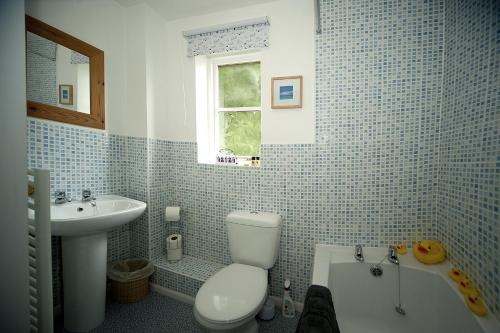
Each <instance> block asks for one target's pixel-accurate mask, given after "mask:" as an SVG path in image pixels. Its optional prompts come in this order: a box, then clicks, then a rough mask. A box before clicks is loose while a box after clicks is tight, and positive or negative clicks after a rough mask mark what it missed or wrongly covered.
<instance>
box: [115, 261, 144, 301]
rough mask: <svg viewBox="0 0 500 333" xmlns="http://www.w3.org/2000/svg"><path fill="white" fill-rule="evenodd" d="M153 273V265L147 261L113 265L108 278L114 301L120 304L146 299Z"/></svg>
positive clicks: (119, 262) (121, 262)
mask: <svg viewBox="0 0 500 333" xmlns="http://www.w3.org/2000/svg"><path fill="white" fill-rule="evenodd" d="M153 272H154V266H153V264H152V263H151V262H149V261H148V260H146V259H140V258H138V259H127V260H122V261H117V262H115V263H113V264H111V265H110V266H109V267H108V277H109V278H110V280H111V295H112V296H113V299H114V300H115V301H116V302H118V303H133V302H137V301H139V300H140V299H142V298H143V297H145V296H146V295H147V294H148V293H149V277H150V276H151V274H153Z"/></svg>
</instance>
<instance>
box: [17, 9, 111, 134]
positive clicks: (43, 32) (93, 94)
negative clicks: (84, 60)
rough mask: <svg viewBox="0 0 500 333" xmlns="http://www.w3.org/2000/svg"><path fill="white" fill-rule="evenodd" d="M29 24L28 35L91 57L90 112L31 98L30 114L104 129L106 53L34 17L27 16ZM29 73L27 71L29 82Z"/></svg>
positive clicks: (26, 21)
mask: <svg viewBox="0 0 500 333" xmlns="http://www.w3.org/2000/svg"><path fill="white" fill-rule="evenodd" d="M25 24H26V37H27V34H28V32H31V33H34V34H35V35H38V36H41V37H43V38H46V39H48V40H51V41H53V42H55V43H57V44H60V45H62V46H65V47H67V48H69V49H71V50H74V51H76V52H78V53H81V54H83V55H85V56H87V57H89V62H90V66H89V67H90V114H87V113H82V112H78V111H73V110H69V109H65V108H61V107H58V106H53V105H48V104H43V103H38V102H33V101H27V108H28V116H30V117H36V118H43V119H49V120H54V121H58V122H61V123H67V124H72V125H80V126H86V127H92V128H98V129H104V128H105V121H104V52H103V51H102V50H99V49H98V48H96V47H94V46H92V45H90V44H87V43H85V42H84V41H81V40H79V39H77V38H75V37H73V36H71V35H68V34H67V33H65V32H63V31H61V30H58V29H56V28H54V27H52V26H50V25H48V24H46V23H44V22H42V21H39V20H37V19H35V18H33V17H31V16H28V15H26V16H25ZM26 43H27V38H26ZM26 52H28V48H27V45H26ZM26 59H27V57H26ZM26 61H27V60H26ZM27 76H28V73H27V72H26V82H27Z"/></svg>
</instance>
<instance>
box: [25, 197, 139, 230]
mask: <svg viewBox="0 0 500 333" xmlns="http://www.w3.org/2000/svg"><path fill="white" fill-rule="evenodd" d="M145 209H146V204H145V203H144V202H142V201H137V200H133V199H129V198H125V197H121V196H119V195H106V196H102V197H99V198H97V199H96V200H95V206H93V204H91V202H89V201H87V202H82V201H80V200H75V201H72V202H67V203H64V204H59V205H56V204H54V203H53V204H52V205H51V207H50V217H51V228H52V235H54V236H80V235H91V234H96V233H100V232H106V231H108V230H109V229H112V228H114V227H117V226H120V225H122V224H125V223H129V222H131V221H133V220H135V219H136V218H138V217H139V216H140V215H141V214H142V213H143V212H144V210H145ZM32 216H33V212H32V211H31V212H30V217H32Z"/></svg>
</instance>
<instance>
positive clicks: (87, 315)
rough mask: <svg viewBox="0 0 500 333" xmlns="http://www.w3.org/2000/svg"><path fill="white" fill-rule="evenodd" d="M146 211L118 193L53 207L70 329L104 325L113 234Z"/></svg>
mask: <svg viewBox="0 0 500 333" xmlns="http://www.w3.org/2000/svg"><path fill="white" fill-rule="evenodd" d="M94 204H95V205H94ZM145 209H146V204H145V203H144V202H141V201H137V200H133V199H129V198H125V197H121V196H118V195H106V196H102V197H99V198H97V199H96V200H95V201H86V202H82V201H81V200H75V201H72V202H66V203H63V204H58V205H56V204H52V205H51V207H50V215H51V223H50V225H51V228H52V235H54V236H62V237H61V247H62V267H63V287H64V293H63V296H64V328H65V329H66V330H68V331H71V332H88V331H90V330H92V329H93V328H96V327H97V326H99V325H100V324H101V323H102V322H103V321H104V314H105V304H106V269H107V261H108V255H107V253H108V231H109V230H110V229H112V228H114V227H117V226H120V225H123V224H126V223H129V222H132V221H133V220H135V219H136V218H138V217H139V216H140V215H141V214H142V213H143V212H144V210H145ZM28 215H29V218H30V219H33V217H34V213H33V211H31V210H30V211H29V214H28Z"/></svg>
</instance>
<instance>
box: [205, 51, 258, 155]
mask: <svg viewBox="0 0 500 333" xmlns="http://www.w3.org/2000/svg"><path fill="white" fill-rule="evenodd" d="M209 62H210V64H209V66H208V67H209V78H211V80H210V79H209V81H210V84H209V85H208V89H209V92H211V93H209V97H210V98H209V99H208V102H209V104H210V105H209V107H208V111H209V119H211V121H209V130H208V132H209V136H210V137H211V138H212V141H213V142H212V143H211V144H212V147H213V152H212V155H213V161H215V157H216V155H217V153H218V152H219V150H220V141H221V140H220V136H221V135H220V133H221V132H220V126H219V124H220V112H260V113H261V114H260V117H261V118H260V119H261V133H262V56H261V53H260V52H254V53H247V54H239V55H225V56H224V55H219V56H214V57H211V58H210V59H209ZM255 62H258V63H259V64H260V66H261V69H260V105H259V106H251V107H233V108H222V107H220V106H219V70H218V68H219V66H224V65H235V64H248V63H255ZM236 157H238V158H246V159H249V158H250V157H251V156H243V155H236Z"/></svg>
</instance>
